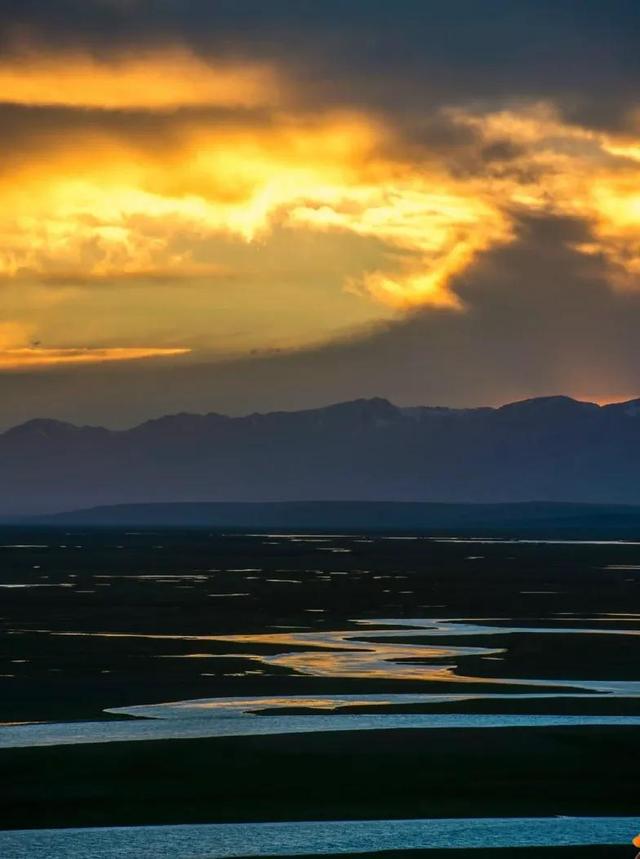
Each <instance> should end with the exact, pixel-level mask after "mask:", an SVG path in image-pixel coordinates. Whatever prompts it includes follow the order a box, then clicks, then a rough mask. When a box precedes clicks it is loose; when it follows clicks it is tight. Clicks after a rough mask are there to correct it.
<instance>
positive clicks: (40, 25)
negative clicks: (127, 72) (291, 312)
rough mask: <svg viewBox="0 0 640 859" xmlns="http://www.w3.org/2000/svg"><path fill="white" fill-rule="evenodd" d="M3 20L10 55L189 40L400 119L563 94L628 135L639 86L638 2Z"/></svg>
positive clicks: (188, 9)
mask: <svg viewBox="0 0 640 859" xmlns="http://www.w3.org/2000/svg"><path fill="white" fill-rule="evenodd" d="M0 20H1V21H2V26H1V27H0V44H2V45H3V46H4V50H13V49H14V48H15V45H16V43H21V42H22V41H23V40H24V39H25V38H27V37H28V38H31V39H35V40H36V41H39V42H40V43H42V44H46V45H49V46H51V47H52V48H54V49H56V50H63V49H65V48H68V47H78V46H82V47H84V48H87V49H90V50H92V51H94V52H95V53H97V54H101V53H103V54H104V53H107V54H108V53H111V52H113V51H117V50H131V49H133V50H140V48H141V47H144V46H145V45H149V44H162V43H167V42H175V41H176V40H179V41H184V42H187V43H189V44H191V45H192V46H193V47H194V49H195V50H197V51H199V52H201V53H202V54H204V55H207V56H210V55H212V54H215V55H217V56H225V55H227V56H235V57H251V58H252V59H256V58H263V59H274V60H275V61H277V62H278V63H281V64H285V65H290V66H293V67H294V68H295V71H296V79H297V80H298V81H299V82H300V83H301V84H304V85H305V88H306V89H307V92H308V97H309V98H320V99H323V100H325V101H330V100H337V101H339V100H341V99H345V100H346V101H347V102H349V103H367V104H376V105H377V106H378V107H381V108H384V109H386V110H390V111H393V112H396V113H400V112H402V110H403V109H408V108H410V109H411V110H416V109H419V108H421V107H422V108H423V109H428V108H429V107H432V106H433V105H435V104H441V103H445V102H448V101H453V102H460V101H464V102H469V101H481V100H483V99H489V100H491V101H495V100H496V99H505V100H511V99H513V98H541V97H549V96H553V97H554V98H555V99H556V100H558V101H559V102H561V103H562V104H563V106H564V109H565V111H566V112H567V114H568V115H570V116H571V117H572V118H577V119H580V120H581V121H585V120H589V121H590V122H591V123H593V124H599V125H611V124H620V123H623V122H624V117H625V115H626V112H627V108H628V106H629V105H630V104H631V103H633V102H634V101H635V99H636V93H637V89H638V85H639V84H640V52H639V51H638V50H637V46H638V41H639V37H640V7H639V6H638V3H637V2H636V0H610V2H608V3H603V2H602V0H563V2H560V3H559V2H557V0H518V2H513V0H483V2H481V3H479V2H477V0H448V2H444V0H436V2H424V0H396V2H394V3H389V2H387V0H323V2H317V0H311V2H308V0H269V2H264V0H216V2H211V0H138V2H136V0H130V2H125V0H111V2H110V1H109V0H56V2H55V3H52V2H50V0H20V2H16V0H3V2H0Z"/></svg>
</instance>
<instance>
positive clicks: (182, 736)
mask: <svg viewBox="0 0 640 859" xmlns="http://www.w3.org/2000/svg"><path fill="white" fill-rule="evenodd" d="M141 709H144V708H141ZM586 726H605V727H606V726H608V727H625V726H627V727H628V726H633V727H640V716H538V715H527V714H525V715H517V714H511V713H509V714H505V715H502V714H496V715H494V714H489V715H484V714H478V713H445V714H442V715H440V714H437V715H436V714H431V713H372V714H357V715H356V714H352V715H342V714H339V715H327V716H306V715H305V716H265V717H264V718H257V719H253V718H246V719H245V718H233V717H231V718H226V717H224V716H222V717H220V716H218V717H212V718H206V717H205V718H193V717H191V718H186V719H177V718H173V719H157V720H156V719H149V720H147V719H143V720H140V721H137V720H136V721H122V722H120V721H117V722H116V721H113V722H109V721H105V722H61V723H59V724H56V723H49V724H42V725H13V726H10V727H5V728H3V729H2V731H1V732H0V749H12V748H30V747H34V746H66V745H79V744H82V743H114V742H130V741H134V740H186V739H196V738H200V739H201V738H206V737H250V736H267V735H274V734H307V733H313V732H316V731H322V732H327V731H376V730H377V731H381V730H387V731H388V730H403V729H405V730H406V729H410V728H413V729H421V730H437V729H445V728H448V729H467V730H469V729H477V728H494V729H496V728H550V727H564V728H567V727H586Z"/></svg>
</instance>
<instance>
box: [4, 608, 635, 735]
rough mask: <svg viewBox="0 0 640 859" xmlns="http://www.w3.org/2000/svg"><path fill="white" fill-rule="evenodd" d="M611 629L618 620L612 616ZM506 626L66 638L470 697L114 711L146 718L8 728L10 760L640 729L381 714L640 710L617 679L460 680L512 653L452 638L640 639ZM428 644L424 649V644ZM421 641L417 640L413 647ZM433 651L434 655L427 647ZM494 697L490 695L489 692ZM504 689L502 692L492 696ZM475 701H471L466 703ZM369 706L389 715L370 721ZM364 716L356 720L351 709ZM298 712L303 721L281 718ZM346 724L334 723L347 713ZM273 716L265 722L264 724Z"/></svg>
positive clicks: (233, 701)
mask: <svg viewBox="0 0 640 859" xmlns="http://www.w3.org/2000/svg"><path fill="white" fill-rule="evenodd" d="M636 618H637V616H636V615H632V614H625V615H623V616H616V617H615V619H616V620H618V621H621V622H622V623H623V624H624V623H625V622H626V623H629V621H631V620H633V621H635V620H636ZM603 619H606V620H607V621H608V622H610V621H611V620H612V616H611V615H605V616H603ZM563 620H564V623H561V624H559V625H555V626H528V627H522V626H514V625H508V624H506V623H505V624H504V625H502V626H496V625H491V624H489V623H487V622H486V621H484V622H474V623H470V622H468V621H460V620H441V619H440V620H435V619H423V618H411V619H407V618H385V619H374V620H365V621H362V620H361V621H355V623H357V624H358V626H359V627H360V629H347V630H319V631H314V632H286V633H283V632H278V633H267V634H258V635H256V634H253V635H230V636H218V635H184V636H181V635H170V634H169V635H167V634H161V635H157V636H155V635H149V634H136V633H111V632H103V633H89V634H86V633H58V635H65V636H69V635H71V636H76V635H77V636H82V637H90V638H95V637H98V638H100V637H107V638H127V637H142V638H155V639H157V640H159V641H165V640H173V639H183V640H188V641H197V642H199V643H202V644H206V643H207V642H230V643H234V644H238V643H240V644H242V645H245V646H248V647H249V648H250V652H248V653H247V652H246V651H245V652H243V653H242V654H240V655H238V654H236V653H233V654H224V655H223V656H224V658H227V659H229V658H234V657H236V658H237V657H238V656H239V657H240V658H242V659H245V660H246V659H251V660H255V661H258V662H261V663H263V664H268V665H275V666H278V667H279V668H286V669H288V670H289V671H292V672H294V673H296V674H306V675H311V676H314V677H325V678H326V677H330V678H362V679H373V678H375V679H385V680H416V679H420V680H423V681H428V682H429V685H430V686H431V688H433V689H437V687H438V684H439V683H442V682H443V681H446V682H448V683H449V684H451V683H455V684H458V685H459V687H460V691H459V692H456V693H438V692H437V691H435V692H423V693H413V694H398V693H392V694H385V695H370V694H361V695H321V696H317V695H316V696H305V695H284V696H254V697H237V698H236V697H234V698H223V697H219V698H208V699H196V700H187V701H175V702H167V703H158V704H146V705H133V706H128V707H119V708H109V709H107V710H106V712H107V713H110V714H112V715H117V716H130V717H136V718H135V719H134V720H130V721H129V720H128V721H116V720H111V721H107V720H104V721H86V722H68V723H43V724H23V725H11V726H4V727H0V748H21V747H29V746H48V745H68V744H81V743H94V742H123V741H133V740H168V739H187V738H196V737H197V738H204V737H233V736H254V735H268V734H298V733H309V732H314V731H353V730H358V731H360V730H367V731H370V730H383V729H390V730H398V729H442V728H460V729H476V728H530V727H533V728H535V727H577V726H595V725H603V726H640V716H633V715H629V716H624V715H621V714H620V715H609V716H605V715H585V714H575V715H552V714H549V715H535V714H527V713H526V712H524V713H520V714H510V713H506V714H500V713H497V714H490V715H487V714H476V713H464V714H463V713H439V714H431V713H406V712H405V713H396V712H393V711H391V710H390V711H388V712H379V711H380V710H381V709H383V708H384V707H389V708H392V707H394V706H397V705H409V704H416V705H418V704H446V703H454V702H460V701H462V700H472V699H475V700H478V699H487V700H494V701H497V700H504V699H508V698H511V699H512V700H513V698H514V695H515V694H516V693H517V698H518V700H519V702H521V703H522V704H523V705H525V706H526V704H525V702H526V701H527V700H533V699H552V698H564V699H572V698H573V699H578V698H580V699H583V700H584V699H587V698H590V699H597V698H603V697H609V698H634V697H638V696H640V682H638V681H624V680H611V679H598V680H593V679H585V680H578V679H575V678H572V679H568V678H554V679H549V678H547V679H534V678H531V677H528V678H524V677H504V676H503V677H496V676H493V677H491V676H483V677H479V676H473V675H469V674H464V673H458V671H457V670H456V664H455V663H453V662H452V660H453V659H455V658H459V657H462V656H476V657H481V658H484V659H487V658H490V659H493V660H496V661H501V657H502V656H503V655H504V654H505V652H506V651H505V648H504V647H491V648H488V647H478V646H471V647H469V646H454V645H452V644H450V643H449V642H448V641H446V640H445V639H448V638H450V637H461V638H464V637H465V636H467V637H469V636H476V637H477V636H481V637H486V638H487V639H488V640H492V639H493V640H499V641H501V642H502V641H504V639H505V638H506V637H507V636H509V635H513V634H516V635H518V634H523V633H525V634H529V635H532V636H534V637H540V636H550V635H552V636H587V635H589V636H596V637H598V638H600V639H601V638H603V637H612V636H613V637H616V638H624V637H627V638H628V639H630V638H635V637H637V636H639V635H640V630H638V629H637V628H635V627H633V628H630V627H628V626H624V625H623V626H622V627H614V628H611V627H604V628H603V627H601V626H594V625H593V621H592V622H591V623H590V624H589V625H585V626H566V625H565V623H566V619H563ZM416 636H419V638H420V639H423V640H422V641H420V640H419V641H416V640H415V637H416ZM411 639H413V640H411ZM424 639H427V640H428V639H431V640H432V643H425V641H424ZM265 645H268V646H269V647H273V645H276V646H278V647H282V648H283V651H282V652H279V653H276V654H273V653H264V652H261V649H263V648H264V647H265ZM174 658H181V659H198V660H201V659H205V660H206V659H212V660H215V659H219V658H221V654H217V653H212V652H201V651H200V652H196V653H189V654H183V655H182V656H179V657H174ZM482 687H484V689H483V688H482ZM487 687H489V688H491V687H493V690H492V691H486V690H487ZM462 690H464V691H462ZM367 706H372V707H376V708H377V710H378V712H372V713H366V712H364V713H363V712H361V710H362V708H366V707H367ZM351 707H357V708H358V710H359V711H360V712H358V711H356V712H351V713H349V708H351ZM287 708H288V709H291V708H296V709H297V710H300V709H302V710H303V711H305V712H304V713H303V715H300V713H297V714H295V715H294V714H292V713H286V714H283V713H278V712H277V711H278V710H282V709H287ZM338 709H339V710H340V712H338V713H336V712H333V713H332V712H330V711H335V710H338ZM259 713H263V714H264V715H262V716H261V717H260V718H255V715H256V714H259Z"/></svg>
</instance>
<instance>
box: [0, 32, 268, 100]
mask: <svg viewBox="0 0 640 859" xmlns="http://www.w3.org/2000/svg"><path fill="white" fill-rule="evenodd" d="M281 86H282V84H281V82H280V81H279V80H278V78H277V76H276V75H275V73H274V71H273V69H271V68H269V67H267V66H265V65H262V64H257V63H256V64H250V63H242V64H238V63H218V64H217V65H212V64H209V63H207V62H205V61H204V60H203V59H201V58H200V57H198V56H196V55H195V54H193V53H192V52H191V51H189V50H188V49H186V48H179V47H173V48H167V49H164V50H161V51H147V52H143V53H141V54H138V53H136V54H130V55H122V56H118V57H112V58H108V59H98V58H96V57H93V56H91V55H89V54H82V53H75V54H71V55H69V54H47V53H42V52H40V51H38V50H36V49H33V50H30V51H26V52H23V53H21V54H18V55H16V56H12V57H8V58H6V59H4V60H2V61H0V101H3V102H8V103H12V104H23V105H35V106H45V105H59V106H63V107H76V108H98V109H105V110H130V109H144V110H174V109H176V108H180V107H194V106H199V105H207V106H211V105H219V106H227V107H228V106H232V107H235V106H244V107H255V106H257V105H264V104H273V103H274V102H276V101H277V100H278V99H279V90H280V88H281Z"/></svg>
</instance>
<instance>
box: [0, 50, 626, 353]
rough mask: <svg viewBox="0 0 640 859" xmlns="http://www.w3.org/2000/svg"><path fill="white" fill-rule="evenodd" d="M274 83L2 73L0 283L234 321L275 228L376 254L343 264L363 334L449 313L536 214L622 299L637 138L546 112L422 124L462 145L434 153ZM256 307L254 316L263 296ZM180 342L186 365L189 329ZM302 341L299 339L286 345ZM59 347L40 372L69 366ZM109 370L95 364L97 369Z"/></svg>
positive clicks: (27, 68)
mask: <svg viewBox="0 0 640 859" xmlns="http://www.w3.org/2000/svg"><path fill="white" fill-rule="evenodd" d="M285 78H286V76H285V75H284V73H283V72H282V71H281V70H278V69H276V68H271V67H269V68H267V67H263V66H261V65H260V64H256V65H251V64H248V63H244V64H239V63H235V64H232V63H229V62H227V63H225V64H216V63H214V62H211V63H210V62H205V60H203V59H202V58H200V57H198V56H196V55H195V54H194V53H191V52H189V51H188V50H187V49H185V48H173V49H165V50H164V51H163V52H161V53H160V52H155V53H154V52H147V53H144V52H143V53H141V54H140V55H139V56H136V57H131V56H128V55H122V56H119V57H114V58H112V59H109V60H105V59H100V60H97V59H94V58H91V57H89V56H88V55H82V54H78V53H75V54H69V55H68V56H67V55H64V54H60V55H55V54H44V55H42V56H36V57H34V55H33V54H31V53H27V54H25V55H24V56H22V57H19V56H12V57H10V58H5V59H4V60H2V61H1V62H0V91H2V93H3V99H4V102H5V106H4V109H5V110H7V109H8V108H10V109H11V111H13V112H9V113H8V114H7V121H8V125H7V127H8V134H7V140H6V141H5V143H4V144H2V149H3V153H2V154H3V158H4V167H3V168H2V170H1V171H0V203H1V204H2V205H1V209H0V212H1V214H0V281H1V282H4V283H5V285H6V284H7V283H11V282H25V284H53V285H55V284H66V283H73V284H75V285H76V286H79V287H82V288H84V289H87V290H89V289H91V288H94V287H95V286H96V285H97V284H99V285H101V286H105V285H108V284H110V283H111V284H119V283H120V284H123V283H129V282H131V281H132V280H136V279H147V280H154V279H156V280H158V281H165V282H171V283H172V284H174V286H178V285H179V284H181V283H190V282H193V281H194V279H195V280H197V279H199V280H200V281H204V282H206V280H207V278H210V279H211V280H212V282H218V283H220V279H221V278H222V279H223V280H225V279H226V280H225V283H226V285H225V286H224V289H223V294H224V301H225V302H226V303H228V304H233V302H234V301H237V300H238V295H239V294H240V292H239V290H240V287H238V286H237V285H236V282H235V281H234V277H235V278H236V281H237V276H236V274H235V272H238V271H240V270H242V259H243V247H245V248H246V247H247V246H248V245H251V244H258V245H263V246H268V244H269V242H270V241H272V237H273V235H274V231H276V230H278V229H285V230H289V231H292V233H293V234H295V233H299V234H304V233H316V234H322V235H325V236H327V237H329V238H331V237H332V236H334V237H338V236H352V237H354V238H357V239H364V240H367V241H370V242H372V243H375V248H376V252H375V254H373V253H372V257H371V260H370V263H369V264H367V265H366V266H365V267H363V269H362V270H361V271H360V272H359V273H357V274H353V273H352V272H349V273H347V269H348V266H347V265H346V264H345V274H344V276H343V278H342V283H341V284H339V285H338V288H341V289H342V290H346V291H348V292H349V293H351V294H352V295H356V296H359V300H360V301H363V302H370V303H371V311H370V315H371V319H375V318H378V319H384V318H389V317H390V315H392V314H397V313H402V312H404V311H407V310H410V309H411V308H415V307H420V306H425V307H430V306H431V307H441V308H449V309H450V310H456V311H463V310H464V304H463V302H462V301H461V299H460V298H459V296H458V294H457V292H456V290H455V286H454V284H455V280H456V278H457V277H458V276H460V275H461V274H463V273H464V272H466V271H467V270H469V269H470V268H471V267H472V266H473V265H474V263H475V262H476V261H477V259H478V258H479V257H480V255H482V254H483V253H484V252H486V251H489V250H491V249H493V248H496V247H499V246H501V245H506V244H508V243H510V242H512V241H513V240H514V239H515V238H516V236H517V234H518V223H519V220H520V219H521V218H522V217H526V216H529V215H531V214H543V215H547V216H554V217H556V216H557V217H570V218H574V219H577V220H579V221H581V222H583V223H584V224H585V226H586V228H587V231H588V238H587V240H585V241H581V242H580V243H579V244H576V246H575V249H576V250H577V251H579V252H580V253H583V254H585V255H597V256H599V257H601V258H602V259H604V260H605V261H606V262H607V265H608V266H609V268H610V281H611V286H612V288H620V287H624V288H633V287H635V286H636V281H637V277H638V275H639V274H640V243H639V242H638V238H637V235H638V228H639V227H640V194H639V193H638V190H637V189H638V187H639V186H640V185H639V183H640V163H639V161H640V156H639V155H638V153H640V136H639V137H638V139H636V138H634V137H633V135H630V134H629V133H626V134H625V135H622V134H620V135H615V134H613V133H604V132H601V131H596V130H594V129H591V128H587V127H584V126H581V125H578V124H572V123H569V122H568V121H566V120H564V119H563V118H562V116H561V115H560V113H559V112H558V111H557V110H556V109H555V108H554V106H553V105H552V104H551V103H514V104H513V105H511V106H509V107H502V108H500V109H495V110H492V109H490V108H489V107H485V108H484V109H483V110H478V109H471V108H469V107H468V106H464V105H463V106H455V107H447V108H441V109H439V110H433V111H432V112H431V114H430V116H429V117H425V119H427V118H428V119H429V120H430V121H432V122H435V123H436V124H439V125H440V126H441V127H442V128H444V129H447V130H448V131H453V132H456V133H458V134H460V133H461V132H464V133H465V134H466V136H464V135H462V137H460V140H459V141H458V142H453V143H452V144H451V146H450V147H449V148H446V147H445V148H443V147H437V146H435V145H432V144H431V143H430V140H429V137H428V135H427V137H426V139H424V140H423V141H421V142H419V143H416V142H415V141H414V140H411V134H410V131H409V130H408V129H407V128H405V127H404V126H403V125H402V123H400V122H398V123H394V122H393V121H392V120H391V119H390V118H389V117H388V116H385V115H382V114H380V115H375V114H374V113H373V112H372V111H371V110H369V111H366V110H364V109H362V108H361V109H358V110H345V109H341V110H337V109H318V108H315V109H314V110H310V109H308V108H306V107H305V105H304V93H303V92H296V88H295V86H294V85H293V83H292V82H291V81H287V80H286V79H285ZM9 103H10V104H9ZM54 107H55V110H54V113H53V114H52V113H51V112H50V111H51V110H52V109H53V108H54ZM25 111H26V113H25ZM11 123H13V126H12V125H11ZM221 239H225V240H231V241H234V242H235V243H236V246H235V252H234V253H235V256H234V254H231V256H229V255H227V257H226V258H225V260H224V263H223V262H222V261H221V260H219V259H216V258H215V254H212V253H211V252H207V250H206V249H207V247H210V248H213V247H215V244H216V242H218V241H219V240H221ZM372 247H373V245H372ZM313 265H314V261H313V260H312V259H310V260H309V266H310V268H312V267H313ZM0 288H1V287H0ZM301 288H302V289H304V283H301ZM261 289H262V290H263V292H262V294H263V296H264V298H263V300H264V301H265V302H268V301H269V295H270V290H271V289H272V284H270V283H269V282H268V281H267V282H265V283H264V284H263V285H262V286H261ZM310 298H311V294H310ZM172 300H175V297H174V298H173V299H172ZM328 306H329V305H327V307H328ZM376 308H377V309H376ZM70 312H71V313H73V307H72V306H71V307H70ZM159 312H166V313H167V315H169V316H170V315H171V309H170V307H167V308H166V309H164V310H159ZM329 312H330V311H329V310H327V313H329ZM357 318H358V315H357V314H355V313H354V316H353V324H356V319H357ZM346 321H347V323H348V320H346ZM338 322H340V324H341V325H343V324H344V323H345V320H344V319H341V320H336V328H337V327H339V326H338ZM292 324H295V325H299V324H300V323H299V318H298V317H296V321H295V322H294V323H292ZM144 333H145V332H144V326H143V327H142V329H141V335H144ZM54 334H55V332H54ZM178 336H179V337H180V338H181V339H182V342H183V343H185V344H186V345H185V347H184V348H185V349H187V348H191V344H190V342H189V338H190V332H189V330H184V331H182V332H178ZM212 336H215V334H214V335H212ZM314 336H315V335H314ZM305 338H306V339H307V341H308V340H309V339H310V338H311V335H310V334H306V333H305V331H304V325H303V326H302V328H301V329H300V330H298V331H297V333H296V337H294V338H293V339H294V340H297V342H299V343H304V342H305ZM52 339H55V336H54V338H52ZM284 339H285V340H287V337H286V336H285V338H284ZM288 339H291V338H288ZM67 345H68V346H69V347H70V348H71V347H73V348H75V347H76V346H77V344H67ZM16 348H17V349H18V350H20V349H22V350H25V351H23V352H20V351H17V352H15V353H14V357H13V358H12V359H9V358H5V359H3V360H4V363H1V362H0V367H2V366H9V364H7V361H9V360H12V361H14V362H15V363H16V364H19V363H20V362H24V363H25V364H29V363H31V362H35V363H37V361H38V356H36V355H34V356H31V355H30V353H29V351H28V344H27V343H20V344H18V346H17V347H16ZM61 348H62V349H63V351H62V352H60V354H59V355H57V356H55V355H53V354H52V355H51V356H49V358H50V359H51V360H50V361H49V359H47V360H46V361H45V360H44V359H43V360H42V361H41V362H40V363H41V364H43V365H44V364H46V363H50V362H53V361H65V362H76V361H77V362H84V361H85V358H86V356H85V355H84V353H78V354H77V355H76V354H75V353H74V354H73V355H72V354H69V355H66V356H65V354H63V353H64V348H66V345H65V346H64V347H61ZM172 348H173V347H172ZM130 351H131V353H132V354H130V355H129V357H150V356H151V355H152V354H156V353H157V354H168V352H167V349H166V348H160V347H158V348H157V349H156V350H155V352H154V350H153V349H151V348H150V349H148V350H147V352H146V354H145V355H144V356H139V355H137V354H136V355H134V354H133V352H137V351H139V350H136V349H133V350H130ZM125 352H126V350H124V351H122V350H119V349H112V350H111V351H109V350H108V349H105V350H103V351H102V352H100V350H96V351H95V359H96V360H117V359H118V356H122V358H123V359H125V358H126V356H125ZM169 353H170V354H177V353H176V352H175V350H174V351H171V350H169ZM86 360H88V358H86ZM11 366H13V364H12V365H11Z"/></svg>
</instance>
